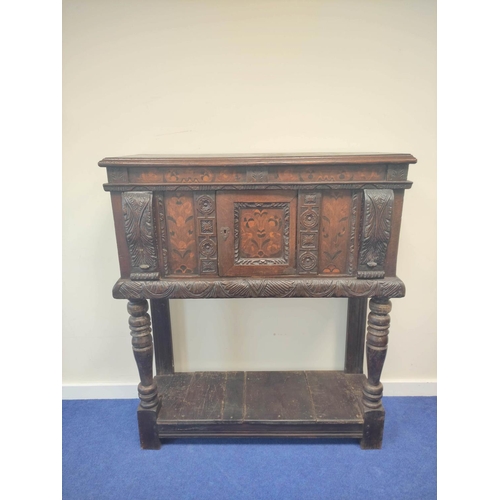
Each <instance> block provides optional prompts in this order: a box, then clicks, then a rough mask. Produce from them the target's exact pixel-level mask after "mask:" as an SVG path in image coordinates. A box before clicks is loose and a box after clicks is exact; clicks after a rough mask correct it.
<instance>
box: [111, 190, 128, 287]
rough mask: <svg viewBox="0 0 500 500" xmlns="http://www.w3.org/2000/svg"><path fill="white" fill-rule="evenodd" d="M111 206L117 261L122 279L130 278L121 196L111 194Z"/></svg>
mask: <svg viewBox="0 0 500 500" xmlns="http://www.w3.org/2000/svg"><path fill="white" fill-rule="evenodd" d="M111 206H112V208H113V219H114V222H115V234H116V244H117V246H118V261H119V264H120V275H121V277H122V278H129V277H130V265H131V264H130V253H129V251H128V245H127V237H126V236H125V220H124V218H123V209H122V194H121V193H111Z"/></svg>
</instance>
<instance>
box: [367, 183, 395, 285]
mask: <svg viewBox="0 0 500 500" xmlns="http://www.w3.org/2000/svg"><path fill="white" fill-rule="evenodd" d="M364 195H365V196H364V207H363V208H364V212H363V226H362V229H361V248H360V250H359V263H358V278H364V279H368V278H383V277H384V276H385V271H384V265H385V256H386V253H387V247H388V245H389V240H390V237H391V224H392V209H393V205H394V191H393V190H392V189H365V190H364Z"/></svg>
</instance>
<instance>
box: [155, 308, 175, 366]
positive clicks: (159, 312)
mask: <svg viewBox="0 0 500 500" xmlns="http://www.w3.org/2000/svg"><path fill="white" fill-rule="evenodd" d="M151 322H152V324H153V338H154V351H155V365H156V374H157V375H165V374H166V373H173V372H174V347H173V343H172V325H171V322H170V304H169V301H168V299H151Z"/></svg>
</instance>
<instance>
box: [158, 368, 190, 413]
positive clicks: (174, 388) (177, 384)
mask: <svg viewBox="0 0 500 500" xmlns="http://www.w3.org/2000/svg"><path fill="white" fill-rule="evenodd" d="M193 379H194V373H186V372H179V373H175V374H167V375H163V376H157V377H156V380H157V381H158V391H159V393H160V394H161V399H162V407H161V412H160V415H159V417H158V418H161V419H162V420H169V421H170V420H172V421H177V420H181V419H182V418H183V417H182V415H184V402H185V399H186V395H187V392H188V390H189V386H190V385H191V383H192V381H193Z"/></svg>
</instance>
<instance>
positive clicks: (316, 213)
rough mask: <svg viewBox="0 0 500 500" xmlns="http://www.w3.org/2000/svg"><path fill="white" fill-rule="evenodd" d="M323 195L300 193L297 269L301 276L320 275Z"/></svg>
mask: <svg viewBox="0 0 500 500" xmlns="http://www.w3.org/2000/svg"><path fill="white" fill-rule="evenodd" d="M320 204H321V193H302V192H300V191H299V212H298V213H299V217H298V219H299V223H298V228H299V231H298V238H297V247H298V248H297V255H298V257H297V268H298V273H299V274H318V249H319V248H318V247H319V221H320Z"/></svg>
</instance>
